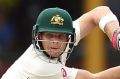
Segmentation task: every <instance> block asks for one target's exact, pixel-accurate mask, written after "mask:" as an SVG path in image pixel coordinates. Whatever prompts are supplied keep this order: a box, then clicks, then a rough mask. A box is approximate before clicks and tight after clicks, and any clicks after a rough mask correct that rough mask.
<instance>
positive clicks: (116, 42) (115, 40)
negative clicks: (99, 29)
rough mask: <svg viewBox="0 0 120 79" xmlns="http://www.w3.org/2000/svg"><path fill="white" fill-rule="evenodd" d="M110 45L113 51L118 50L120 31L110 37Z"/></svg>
mask: <svg viewBox="0 0 120 79" xmlns="http://www.w3.org/2000/svg"><path fill="white" fill-rule="evenodd" d="M112 45H113V47H114V48H115V49H117V50H120V29H118V30H116V31H115V32H114V34H113V37H112Z"/></svg>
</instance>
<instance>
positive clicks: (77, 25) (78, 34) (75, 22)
mask: <svg viewBox="0 0 120 79" xmlns="http://www.w3.org/2000/svg"><path fill="white" fill-rule="evenodd" d="M73 27H74V28H75V33H76V42H75V46H77V45H78V43H79V41H80V22H79V18H78V19H76V20H74V21H73Z"/></svg>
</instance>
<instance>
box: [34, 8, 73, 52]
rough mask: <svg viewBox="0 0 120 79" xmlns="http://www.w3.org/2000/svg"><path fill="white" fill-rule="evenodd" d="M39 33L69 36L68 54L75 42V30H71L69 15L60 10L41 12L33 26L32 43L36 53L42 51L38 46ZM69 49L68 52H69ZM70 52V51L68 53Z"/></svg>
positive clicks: (52, 9) (50, 9) (51, 9)
mask: <svg viewBox="0 0 120 79" xmlns="http://www.w3.org/2000/svg"><path fill="white" fill-rule="evenodd" d="M39 32H59V33H66V34H68V35H70V36H69V37H70V39H69V41H68V43H69V44H68V45H67V47H66V50H65V51H66V52H69V51H70V50H72V49H73V47H74V42H75V29H74V28H73V24H72V18H71V16H70V14H69V13H68V12H67V11H66V10H64V9H61V8H57V7H56V8H48V9H45V10H43V11H42V12H41V13H40V14H39V16H38V18H37V21H36V24H35V25H34V26H33V33H32V41H33V45H34V47H35V49H37V50H38V51H42V50H44V49H43V48H41V47H42V46H41V45H40V44H39V42H40V41H39V40H38V38H37V33H39ZM69 49H70V50H69ZM70 52H72V51H70Z"/></svg>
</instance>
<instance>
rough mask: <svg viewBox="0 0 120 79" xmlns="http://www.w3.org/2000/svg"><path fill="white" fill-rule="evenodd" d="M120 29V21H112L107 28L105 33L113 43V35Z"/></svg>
mask: <svg viewBox="0 0 120 79" xmlns="http://www.w3.org/2000/svg"><path fill="white" fill-rule="evenodd" d="M118 28H120V27H119V22H118V21H112V22H109V23H108V24H107V25H106V27H105V33H106V34H107V36H108V37H109V39H110V40H111V41H112V37H113V33H114V32H115V30H117V29H118Z"/></svg>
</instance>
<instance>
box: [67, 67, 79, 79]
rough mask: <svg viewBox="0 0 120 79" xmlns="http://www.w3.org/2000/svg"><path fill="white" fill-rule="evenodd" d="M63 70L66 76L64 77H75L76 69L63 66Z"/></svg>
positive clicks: (70, 78)
mask: <svg viewBox="0 0 120 79" xmlns="http://www.w3.org/2000/svg"><path fill="white" fill-rule="evenodd" d="M65 70H66V72H67V78H66V79H75V78H76V76H77V73H78V69H76V68H69V67H65Z"/></svg>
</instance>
